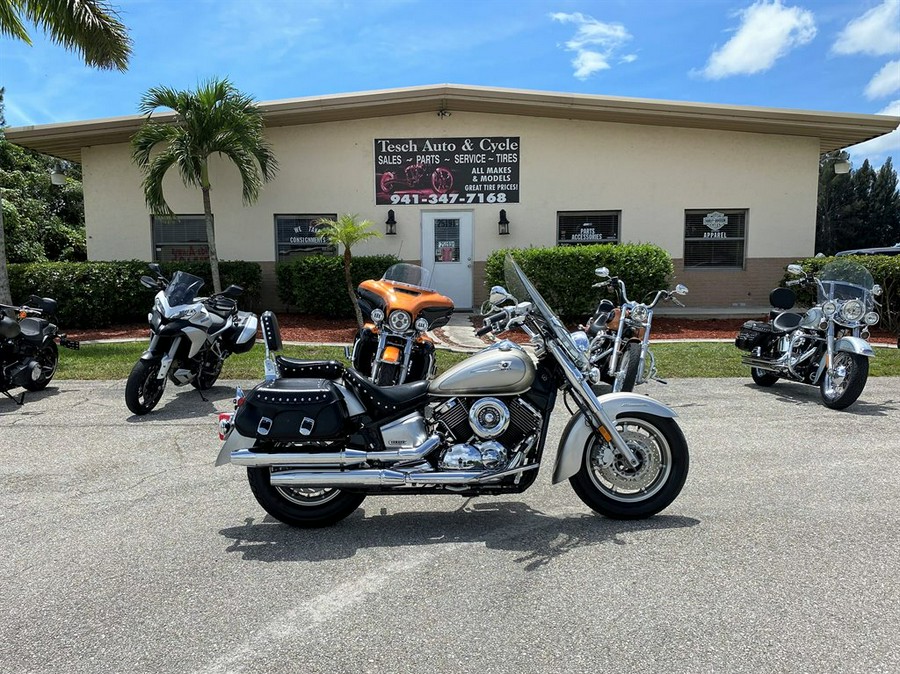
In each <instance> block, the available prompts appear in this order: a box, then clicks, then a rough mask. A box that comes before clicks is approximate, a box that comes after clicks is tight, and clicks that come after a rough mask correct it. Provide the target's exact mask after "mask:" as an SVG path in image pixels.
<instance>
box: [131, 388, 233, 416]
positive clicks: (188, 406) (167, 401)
mask: <svg viewBox="0 0 900 674" xmlns="http://www.w3.org/2000/svg"><path fill="white" fill-rule="evenodd" d="M171 389H172V390H174V391H175V393H174V395H173V394H172V393H171V392H170V387H168V386H167V387H166V390H165V392H164V393H163V397H162V400H160V401H159V404H158V405H157V406H156V407H155V408H154V409H153V411H152V412H150V413H149V414H144V415H141V416H139V415H137V414H130V415H129V416H128V417H127V418H126V419H125V421H127V422H128V423H130V424H142V423H150V422H153V421H172V420H176V419H190V418H196V417H203V416H207V415H210V414H215V413H216V412H217V409H216V403H222V402H227V401H230V400H231V399H233V398H234V388H233V387H231V386H213V387H212V388H211V389H208V390H206V391H203V397H201V396H200V392H199V391H197V389H195V388H194V387H193V386H185V387H182V388H175V387H174V386H173V387H171ZM204 398H206V400H204ZM220 407H221V405H220ZM122 409H123V410H125V411H126V412H127V411H128V409H127V408H126V407H125V392H124V389H123V391H122ZM229 409H230V408H229Z"/></svg>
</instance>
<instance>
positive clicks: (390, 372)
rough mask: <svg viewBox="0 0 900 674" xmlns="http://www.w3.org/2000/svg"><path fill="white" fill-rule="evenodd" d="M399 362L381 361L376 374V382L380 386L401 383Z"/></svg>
mask: <svg viewBox="0 0 900 674" xmlns="http://www.w3.org/2000/svg"><path fill="white" fill-rule="evenodd" d="M401 367H402V366H401V365H400V364H399V363H380V364H379V366H378V374H376V375H375V384H377V385H378V386H396V385H397V384H398V383H400V369H401Z"/></svg>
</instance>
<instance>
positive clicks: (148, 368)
mask: <svg viewBox="0 0 900 674" xmlns="http://www.w3.org/2000/svg"><path fill="white" fill-rule="evenodd" d="M158 374H159V361H154V360H139V361H138V362H137V363H135V364H134V367H133V368H132V370H131V374H130V375H128V381H127V382H126V383H125V404H126V405H127V406H128V409H129V410H131V412H132V413H134V414H138V415H142V414H147V413H148V412H149V411H150V410H152V409H153V408H154V407H156V404H157V403H158V402H159V399H160V398H162V394H163V391H164V390H165V388H166V380H165V379H157V377H156V375H158Z"/></svg>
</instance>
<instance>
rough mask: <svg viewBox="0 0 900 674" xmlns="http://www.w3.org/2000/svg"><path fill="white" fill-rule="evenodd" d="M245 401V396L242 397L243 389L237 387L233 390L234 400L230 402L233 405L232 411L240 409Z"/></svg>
mask: <svg viewBox="0 0 900 674" xmlns="http://www.w3.org/2000/svg"><path fill="white" fill-rule="evenodd" d="M246 399H247V398H246V396H245V395H244V389H242V388H241V387H240V386H238V387H237V388H236V389H235V390H234V398H232V399H231V402H233V403H234V409H237V408H238V407H240V406H241V405H243V404H244V401H245V400H246Z"/></svg>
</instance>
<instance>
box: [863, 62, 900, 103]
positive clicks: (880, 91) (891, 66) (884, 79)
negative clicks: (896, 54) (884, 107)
mask: <svg viewBox="0 0 900 674" xmlns="http://www.w3.org/2000/svg"><path fill="white" fill-rule="evenodd" d="M898 91H900V60H898V61H888V62H887V63H886V64H885V65H884V68H882V69H881V70H879V71H878V72H877V73H875V76H874V77H873V78H872V79H871V80H870V81H869V84H868V85H867V86H866V98H868V99H869V100H872V99H874V98H884V97H885V96H890V95H891V94H895V93H897V92H898Z"/></svg>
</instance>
